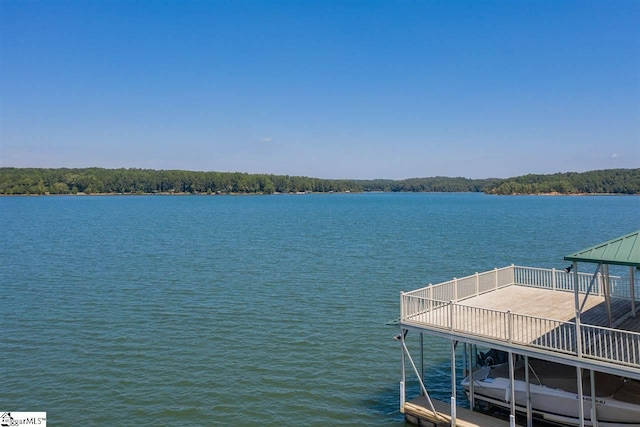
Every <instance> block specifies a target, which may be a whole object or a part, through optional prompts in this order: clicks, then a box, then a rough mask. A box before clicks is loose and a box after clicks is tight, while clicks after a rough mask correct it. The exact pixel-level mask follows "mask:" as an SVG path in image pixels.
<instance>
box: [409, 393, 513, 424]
mask: <svg viewBox="0 0 640 427" xmlns="http://www.w3.org/2000/svg"><path fill="white" fill-rule="evenodd" d="M431 401H432V402H433V406H434V408H435V410H436V412H437V415H435V414H434V413H433V411H431V409H428V408H429V403H428V401H427V398H426V397H424V396H420V397H417V398H415V399H412V400H410V401H408V402H405V404H404V413H405V416H406V415H409V417H407V421H409V422H413V420H412V419H411V417H415V418H419V419H420V420H422V421H426V422H429V423H431V424H433V425H435V426H438V427H440V426H450V425H451V406H450V404H449V403H446V402H443V401H441V400H435V399H431ZM413 423H414V424H417V423H416V422H413ZM420 425H422V424H420ZM456 425H457V426H459V427H508V426H509V422H508V421H506V420H501V419H499V418H494V417H491V416H489V415H486V414H482V413H480V412H476V411H471V410H469V409H467V408H462V407H460V406H458V407H456Z"/></svg>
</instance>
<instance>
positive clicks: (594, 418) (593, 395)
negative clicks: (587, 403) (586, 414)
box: [589, 369, 598, 427]
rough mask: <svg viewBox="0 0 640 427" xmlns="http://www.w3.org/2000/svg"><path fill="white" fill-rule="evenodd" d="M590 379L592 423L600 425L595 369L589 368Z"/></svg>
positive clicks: (594, 426) (596, 425)
mask: <svg viewBox="0 0 640 427" xmlns="http://www.w3.org/2000/svg"><path fill="white" fill-rule="evenodd" d="M589 379H590V382H591V425H592V426H593V427H598V411H597V404H598V403H597V402H596V374H595V372H593V369H590V370H589Z"/></svg>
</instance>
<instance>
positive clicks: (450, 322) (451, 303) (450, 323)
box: [449, 301, 454, 331]
mask: <svg viewBox="0 0 640 427" xmlns="http://www.w3.org/2000/svg"><path fill="white" fill-rule="evenodd" d="M453 318H454V317H453V301H449V329H450V330H451V331H453Z"/></svg>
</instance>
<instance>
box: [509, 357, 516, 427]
mask: <svg viewBox="0 0 640 427" xmlns="http://www.w3.org/2000/svg"><path fill="white" fill-rule="evenodd" d="M515 377H516V374H515V369H514V366H513V353H512V352H509V381H510V384H509V388H510V390H509V401H510V402H511V415H510V416H509V421H511V418H513V419H514V420H515V417H516V380H515Z"/></svg>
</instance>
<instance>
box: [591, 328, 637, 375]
mask: <svg viewBox="0 0 640 427" xmlns="http://www.w3.org/2000/svg"><path fill="white" fill-rule="evenodd" d="M580 332H581V335H582V352H583V355H584V356H585V357H589V358H592V359H599V360H605V361H611V360H613V361H615V362H618V363H623V364H627V365H633V366H640V333H637V332H629V331H621V330H619V329H611V328H604V327H599V326H591V325H580Z"/></svg>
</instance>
